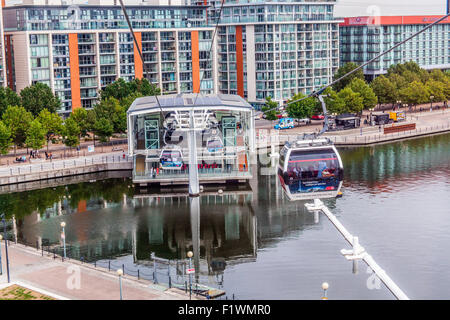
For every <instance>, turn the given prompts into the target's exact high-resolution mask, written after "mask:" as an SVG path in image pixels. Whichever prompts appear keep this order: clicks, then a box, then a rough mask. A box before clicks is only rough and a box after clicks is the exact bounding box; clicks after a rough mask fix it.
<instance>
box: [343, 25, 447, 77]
mask: <svg viewBox="0 0 450 320" xmlns="http://www.w3.org/2000/svg"><path fill="white" fill-rule="evenodd" d="M439 18H441V16H384V17H352V18H345V19H344V22H343V23H341V24H340V29H339V33H340V51H341V53H340V62H341V64H344V63H346V62H356V63H359V64H361V63H363V62H366V61H368V60H370V59H372V58H374V57H376V56H377V55H379V54H380V53H382V52H384V51H386V50H387V49H389V48H391V47H392V46H394V45H395V44H397V43H399V42H401V41H402V40H404V39H407V38H408V37H410V36H411V35H413V34H414V33H416V32H418V31H420V30H422V29H423V28H424V27H425V26H426V25H427V24H430V23H432V22H433V21H436V20H438V19H439ZM407 61H415V62H417V63H418V64H419V65H420V66H421V67H422V68H424V69H428V70H431V69H443V70H447V69H450V19H449V18H447V19H446V20H444V21H442V22H440V23H439V24H437V25H435V26H433V27H431V28H430V29H428V30H427V31H425V32H423V33H421V34H420V35H418V36H417V37H415V38H413V39H412V40H410V41H408V42H406V43H405V44H403V45H401V46H399V47H398V48H396V49H394V50H393V51H391V52H390V53H388V54H386V55H385V56H383V57H382V58H381V59H380V60H379V61H377V62H374V63H371V64H369V65H368V66H366V67H365V68H364V73H365V75H366V77H367V78H368V79H373V78H374V77H376V76H377V75H380V74H384V73H386V72H387V69H388V68H389V67H390V66H391V65H393V64H398V63H404V62H407Z"/></svg>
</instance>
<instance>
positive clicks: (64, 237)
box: [61, 221, 66, 261]
mask: <svg viewBox="0 0 450 320" xmlns="http://www.w3.org/2000/svg"><path fill="white" fill-rule="evenodd" d="M65 226H66V223H65V222H64V221H63V222H61V228H62V233H61V239H62V240H63V247H64V256H63V261H64V260H65V259H66V231H65V229H64V228H65Z"/></svg>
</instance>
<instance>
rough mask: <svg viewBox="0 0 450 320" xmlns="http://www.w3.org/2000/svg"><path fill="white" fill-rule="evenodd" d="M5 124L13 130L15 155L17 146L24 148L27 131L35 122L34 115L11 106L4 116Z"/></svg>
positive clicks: (23, 109) (22, 108)
mask: <svg viewBox="0 0 450 320" xmlns="http://www.w3.org/2000/svg"><path fill="white" fill-rule="evenodd" d="M2 119H3V123H4V124H5V125H6V126H7V127H8V128H9V130H11V138H12V141H13V143H14V155H16V148H17V146H22V145H23V144H24V143H25V140H26V138H27V134H26V132H27V129H28V127H29V126H30V124H31V122H32V121H33V115H32V114H31V113H30V112H28V111H27V110H25V108H24V107H18V106H9V107H8V108H6V111H5V112H4V113H3V116H2Z"/></svg>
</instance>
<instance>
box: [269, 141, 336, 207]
mask: <svg viewBox="0 0 450 320" xmlns="http://www.w3.org/2000/svg"><path fill="white" fill-rule="evenodd" d="M343 173H344V168H343V165H342V160H341V157H340V156H339V153H338V151H337V150H336V147H335V146H334V145H333V144H332V142H331V141H330V140H329V139H327V138H316V139H315V138H304V139H300V140H298V141H296V142H294V143H289V142H287V143H286V144H285V146H284V147H283V149H282V150H281V152H280V160H279V167H278V176H279V178H280V181H281V185H282V187H283V190H284V192H285V194H286V195H287V197H288V198H289V200H309V199H321V198H335V197H336V196H337V195H338V193H339V191H340V189H341V187H342V180H343Z"/></svg>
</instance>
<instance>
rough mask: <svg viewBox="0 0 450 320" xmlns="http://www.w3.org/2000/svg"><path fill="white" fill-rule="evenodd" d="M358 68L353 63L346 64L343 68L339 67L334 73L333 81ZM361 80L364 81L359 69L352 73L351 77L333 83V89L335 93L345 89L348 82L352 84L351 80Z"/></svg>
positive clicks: (362, 73)
mask: <svg viewBox="0 0 450 320" xmlns="http://www.w3.org/2000/svg"><path fill="white" fill-rule="evenodd" d="M357 67H358V65H357V64H356V63H353V62H347V63H346V64H344V65H343V66H341V67H340V68H339V69H338V71H337V72H336V74H335V75H334V77H333V81H334V80H337V79H339V78H340V77H342V76H344V75H345V74H347V73H349V72H350V71H352V70H354V69H356V68H357ZM355 78H357V79H361V80H364V72H363V70H362V69H359V70H358V71H356V72H354V73H352V74H351V75H349V76H347V77H345V78H344V79H342V80H341V81H339V82H337V83H335V84H334V85H333V89H334V90H335V91H340V90H342V89H343V88H345V87H346V86H347V85H348V84H349V83H350V82H352V80H353V79H355Z"/></svg>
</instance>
